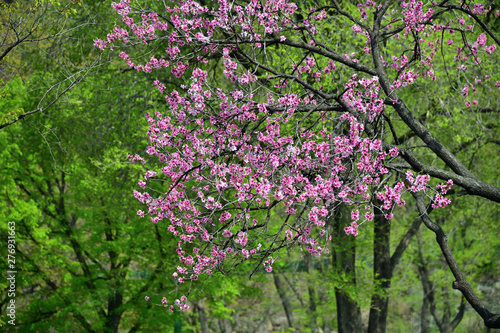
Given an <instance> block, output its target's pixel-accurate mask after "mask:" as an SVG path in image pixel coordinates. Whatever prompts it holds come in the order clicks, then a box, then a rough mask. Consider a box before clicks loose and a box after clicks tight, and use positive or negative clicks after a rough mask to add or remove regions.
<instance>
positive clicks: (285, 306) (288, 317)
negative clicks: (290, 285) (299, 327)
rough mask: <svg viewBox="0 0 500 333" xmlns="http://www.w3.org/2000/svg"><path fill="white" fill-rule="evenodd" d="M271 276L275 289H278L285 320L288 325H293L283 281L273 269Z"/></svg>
mask: <svg viewBox="0 0 500 333" xmlns="http://www.w3.org/2000/svg"><path fill="white" fill-rule="evenodd" d="M273 278H274V285H275V286H276V290H277V291H278V295H279V296H280V299H281V303H282V304H283V310H285V314H286V320H287V321H288V326H290V327H293V312H292V304H291V303H290V299H289V298H288V295H287V294H286V290H285V288H284V287H283V282H282V281H281V278H280V276H279V273H278V272H276V271H275V270H273Z"/></svg>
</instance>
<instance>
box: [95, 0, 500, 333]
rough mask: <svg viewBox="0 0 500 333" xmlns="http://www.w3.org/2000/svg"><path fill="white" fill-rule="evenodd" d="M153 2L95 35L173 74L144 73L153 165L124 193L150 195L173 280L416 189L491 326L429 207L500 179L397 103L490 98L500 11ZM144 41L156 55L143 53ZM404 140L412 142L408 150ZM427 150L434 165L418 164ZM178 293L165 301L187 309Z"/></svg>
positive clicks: (493, 195)
mask: <svg viewBox="0 0 500 333" xmlns="http://www.w3.org/2000/svg"><path fill="white" fill-rule="evenodd" d="M148 6H151V7H148ZM153 6H158V5H157V4H146V3H144V4H141V6H139V5H136V6H132V5H131V4H130V1H128V0H121V1H120V2H119V3H114V4H113V8H114V9H115V10H116V12H117V13H118V14H119V15H120V16H121V19H122V22H121V23H120V24H117V25H115V28H114V29H113V31H112V32H111V33H109V34H108V36H107V38H106V39H105V40H101V39H97V40H95V46H96V47H98V48H100V49H105V48H119V49H120V51H122V52H121V53H120V57H121V58H122V59H123V60H124V61H125V62H126V63H127V64H128V65H129V66H130V67H131V68H133V69H135V70H138V71H144V72H146V73H151V72H153V71H155V72H156V73H158V76H159V77H160V76H163V77H164V76H165V74H164V73H165V72H168V73H169V74H168V75H170V76H173V77H175V78H176V80H177V82H182V84H179V85H178V86H175V85H174V84H171V83H168V82H167V83H165V82H162V80H160V79H159V80H156V81H155V82H154V85H155V86H156V88H155V89H157V90H158V92H157V93H158V94H160V95H162V96H163V98H164V99H165V101H166V108H165V110H161V112H160V111H157V112H154V113H147V114H146V118H147V121H148V123H149V124H150V126H149V130H148V132H147V135H148V138H149V140H150V145H149V147H148V148H147V150H146V155H144V156H140V155H134V156H132V155H129V158H130V160H131V161H132V162H142V163H146V159H145V157H146V156H147V155H149V156H150V157H148V160H149V161H150V163H148V166H150V165H151V166H152V165H158V167H151V170H149V171H147V172H146V174H145V176H144V180H140V181H139V184H138V185H139V186H140V187H141V188H142V190H141V191H140V192H139V191H136V192H135V194H134V195H135V197H136V198H137V199H138V200H139V201H140V202H142V203H143V204H144V205H145V207H146V208H145V209H144V211H142V210H139V211H138V214H139V215H140V216H144V217H146V216H147V217H149V218H150V220H151V221H152V222H153V223H161V224H164V227H165V228H168V230H169V231H170V232H171V233H172V236H173V237H177V238H178V239H179V242H178V248H177V253H178V255H179V259H180V262H181V263H180V265H179V267H178V269H177V272H173V276H174V277H175V279H176V280H177V281H178V283H179V284H183V283H188V282H189V283H193V281H195V280H197V279H198V278H199V277H200V276H201V275H204V274H208V275H210V274H213V273H214V272H221V273H227V272H230V271H231V270H233V269H234V268H235V267H237V266H238V265H240V264H241V263H242V262H244V261H253V262H254V263H255V265H254V267H255V268H254V271H253V272H252V273H251V274H253V273H254V272H255V271H256V270H257V269H258V268H259V267H264V269H265V270H266V271H267V272H272V270H273V263H274V262H275V261H276V260H278V259H279V257H280V255H281V254H282V253H285V252H286V251H287V250H288V249H290V248H291V247H292V246H298V247H300V248H301V249H302V250H303V251H307V252H309V253H310V254H311V255H313V256H320V255H321V254H324V253H328V252H329V245H328V243H329V241H330V240H331V230H330V226H331V224H332V221H333V220H334V219H335V217H336V216H337V215H338V214H339V212H340V207H341V206H342V207H347V208H348V209H349V211H350V216H349V218H350V222H349V223H348V224H347V225H345V228H344V230H345V233H346V234H347V235H351V237H355V236H356V235H357V234H358V233H359V232H362V230H363V224H365V223H371V221H372V220H373V219H374V211H377V212H378V211H380V212H382V214H383V215H384V217H385V219H386V220H391V219H393V218H394V214H393V209H394V207H395V206H396V205H400V206H401V205H405V198H406V199H408V198H413V199H414V200H416V205H417V207H418V211H419V214H420V217H421V219H422V222H423V223H424V224H425V226H426V227H427V228H429V229H430V230H431V231H433V232H434V233H435V234H436V240H437V243H438V244H439V246H440V248H441V250H442V253H443V255H444V257H445V259H446V261H447V263H448V266H449V268H450V270H451V272H452V274H453V275H454V278H455V282H454V283H453V288H454V289H457V290H459V291H460V292H462V294H463V295H464V297H465V298H466V299H467V301H468V302H469V303H470V304H471V306H472V307H473V308H474V309H475V311H476V312H477V313H478V314H479V315H480V316H481V317H482V318H483V320H484V322H485V325H486V326H487V327H491V328H499V327H500V316H499V315H495V314H493V313H492V312H490V311H489V310H488V309H487V308H486V307H485V306H484V305H483V304H482V303H481V301H480V299H479V298H478V296H477V295H476V294H475V292H474V291H473V290H472V288H471V287H470V285H469V284H468V283H467V281H466V279H465V277H464V276H463V274H462V273H461V271H460V269H459V267H458V265H457V263H456V261H455V259H454V258H453V254H452V251H451V249H450V247H449V246H448V243H447V238H446V235H445V234H444V232H443V230H442V229H441V227H440V226H439V225H438V224H436V223H434V222H433V221H432V220H431V218H430V217H429V215H428V208H430V207H429V206H431V208H432V209H435V208H444V207H445V206H446V205H448V204H449V203H450V202H451V200H450V198H449V197H447V195H448V194H449V193H448V191H449V189H450V187H451V186H452V185H453V184H455V185H458V186H459V187H461V188H462V190H461V191H460V192H459V194H460V195H465V194H466V195H475V196H480V197H484V198H486V199H489V200H491V201H493V202H497V203H498V202H500V188H499V187H497V186H495V185H494V184H490V183H487V182H484V181H482V180H480V179H479V178H477V177H476V176H475V175H474V174H472V172H471V171H469V169H468V168H467V167H466V166H465V165H464V164H463V163H462V162H461V161H460V160H459V159H458V158H457V157H456V155H455V154H454V153H452V152H451V151H450V150H449V149H448V148H447V147H446V146H444V145H443V144H442V143H441V141H440V140H439V133H432V132H431V131H430V130H429V129H428V128H427V127H426V126H424V125H423V123H422V120H421V119H418V118H417V117H416V116H415V115H414V112H412V107H411V105H410V104H407V103H405V101H406V100H407V98H408V96H410V95H411V91H412V90H411V89H415V88H414V87H417V88H418V85H419V84H429V85H436V87H441V88H442V87H443V85H444V86H446V87H448V84H449V90H451V94H452V95H453V100H452V101H450V103H454V107H456V108H460V109H464V110H472V109H473V108H475V109H474V110H479V111H480V110H484V109H486V108H496V107H498V103H499V102H498V99H496V98H494V97H492V96H494V94H495V93H493V94H491V93H488V92H490V91H496V94H497V95H498V88H500V74H499V73H498V69H497V68H495V66H492V64H494V63H495V62H496V61H497V60H498V56H497V53H498V52H496V48H497V46H500V39H499V37H498V36H497V34H496V33H495V31H494V29H492V28H490V26H489V24H490V23H491V22H492V20H497V17H498V16H499V15H500V13H499V11H498V10H495V9H494V8H491V7H490V6H489V4H487V3H485V4H473V3H469V2H465V1H461V2H459V1H441V2H440V3H437V2H428V3H425V4H424V3H423V2H421V1H415V0H403V1H390V0H388V1H382V2H380V3H376V2H374V1H371V0H368V1H366V2H363V3H359V4H358V3H357V2H353V3H350V2H348V1H344V2H342V3H340V2H338V1H335V0H334V1H331V2H325V3H320V5H316V8H307V9H306V8H299V6H298V5H297V4H295V3H293V2H290V1H287V0H269V1H257V0H250V1H241V2H227V1H225V0H220V1H218V3H217V4H215V3H211V4H206V3H205V2H200V3H199V2H196V1H191V0H187V1H180V2H172V3H170V4H168V3H162V6H163V7H162V8H160V9H157V8H156V9H154V8H153ZM141 44H142V45H143V46H140V45H141ZM138 49H139V50H141V52H143V51H144V50H153V52H154V53H155V55H154V56H153V57H151V58H150V59H148V60H144V58H142V57H141V56H140V53H134V51H135V50H138ZM160 49H162V50H163V51H161V52H159V51H158V50H160ZM167 81H168V80H167ZM452 81H453V82H452ZM457 82H459V83H460V85H458V84H457ZM452 83H453V84H452ZM437 84H439V86H437ZM400 132H406V134H405V135H402V136H401V135H398V133H400ZM409 137H418V139H419V140H420V142H421V145H418V146H408V145H407V142H408V140H407V139H408V138H409ZM422 150H423V151H424V153H421V151H422ZM429 154H431V155H432V157H433V158H434V159H435V160H438V161H439V162H438V163H429V162H427V161H428V159H426V158H424V157H423V155H429ZM153 160H156V161H157V162H158V164H154V163H153V162H152V161H153ZM436 165H442V167H437V166H436ZM158 182H161V185H160V186H159V185H158V184H159V183H158ZM276 211H280V212H283V213H284V215H285V218H284V222H283V223H282V224H281V225H278V226H276V225H273V224H271V223H270V219H271V216H272V214H273V213H274V212H276ZM186 300H187V298H186V297H185V296H183V297H182V298H180V300H175V302H173V303H174V304H172V301H171V300H168V299H167V298H164V299H163V300H162V303H163V304H164V305H165V306H169V307H170V309H173V308H174V305H177V306H179V307H180V308H181V309H186V308H187V307H188V306H187V303H186Z"/></svg>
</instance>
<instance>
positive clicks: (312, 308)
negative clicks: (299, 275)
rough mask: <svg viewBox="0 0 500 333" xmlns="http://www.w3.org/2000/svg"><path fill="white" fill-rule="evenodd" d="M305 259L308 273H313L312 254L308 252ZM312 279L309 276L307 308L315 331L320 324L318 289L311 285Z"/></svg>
mask: <svg viewBox="0 0 500 333" xmlns="http://www.w3.org/2000/svg"><path fill="white" fill-rule="evenodd" d="M304 260H305V264H306V270H307V273H308V274H312V272H313V270H314V266H313V264H314V263H313V257H312V255H311V254H310V253H308V252H306V253H305V255H304ZM310 279H311V277H310V276H309V277H308V279H307V291H308V293H309V309H308V310H307V313H308V314H309V316H310V318H311V321H310V329H311V331H312V332H313V333H314V332H317V331H318V325H317V317H318V313H317V311H316V290H315V289H314V286H313V285H311V281H310Z"/></svg>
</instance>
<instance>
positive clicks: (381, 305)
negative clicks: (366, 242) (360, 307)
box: [368, 208, 392, 333]
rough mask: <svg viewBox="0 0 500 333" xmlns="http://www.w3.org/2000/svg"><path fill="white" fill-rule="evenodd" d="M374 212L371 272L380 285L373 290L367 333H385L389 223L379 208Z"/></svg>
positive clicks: (388, 268)
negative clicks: (378, 288) (377, 288)
mask: <svg viewBox="0 0 500 333" xmlns="http://www.w3.org/2000/svg"><path fill="white" fill-rule="evenodd" d="M374 213H375V218H374V221H373V226H374V237H373V259H374V264H373V273H374V280H375V281H374V282H375V283H376V285H380V289H381V290H379V291H377V292H375V293H374V295H373V296H372V300H371V306H370V317H369V322H368V333H385V331H386V329H387V312H388V304H389V297H388V296H387V292H388V291H389V288H390V287H391V278H392V269H391V250H390V234H391V225H390V223H389V221H387V220H386V219H385V217H384V214H383V212H381V211H380V210H379V209H377V208H375V209H374Z"/></svg>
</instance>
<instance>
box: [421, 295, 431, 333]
mask: <svg viewBox="0 0 500 333" xmlns="http://www.w3.org/2000/svg"><path fill="white" fill-rule="evenodd" d="M423 294H424V297H423V299H422V309H421V310H420V333H429V311H430V310H429V300H428V299H427V295H426V294H425V291H423Z"/></svg>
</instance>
